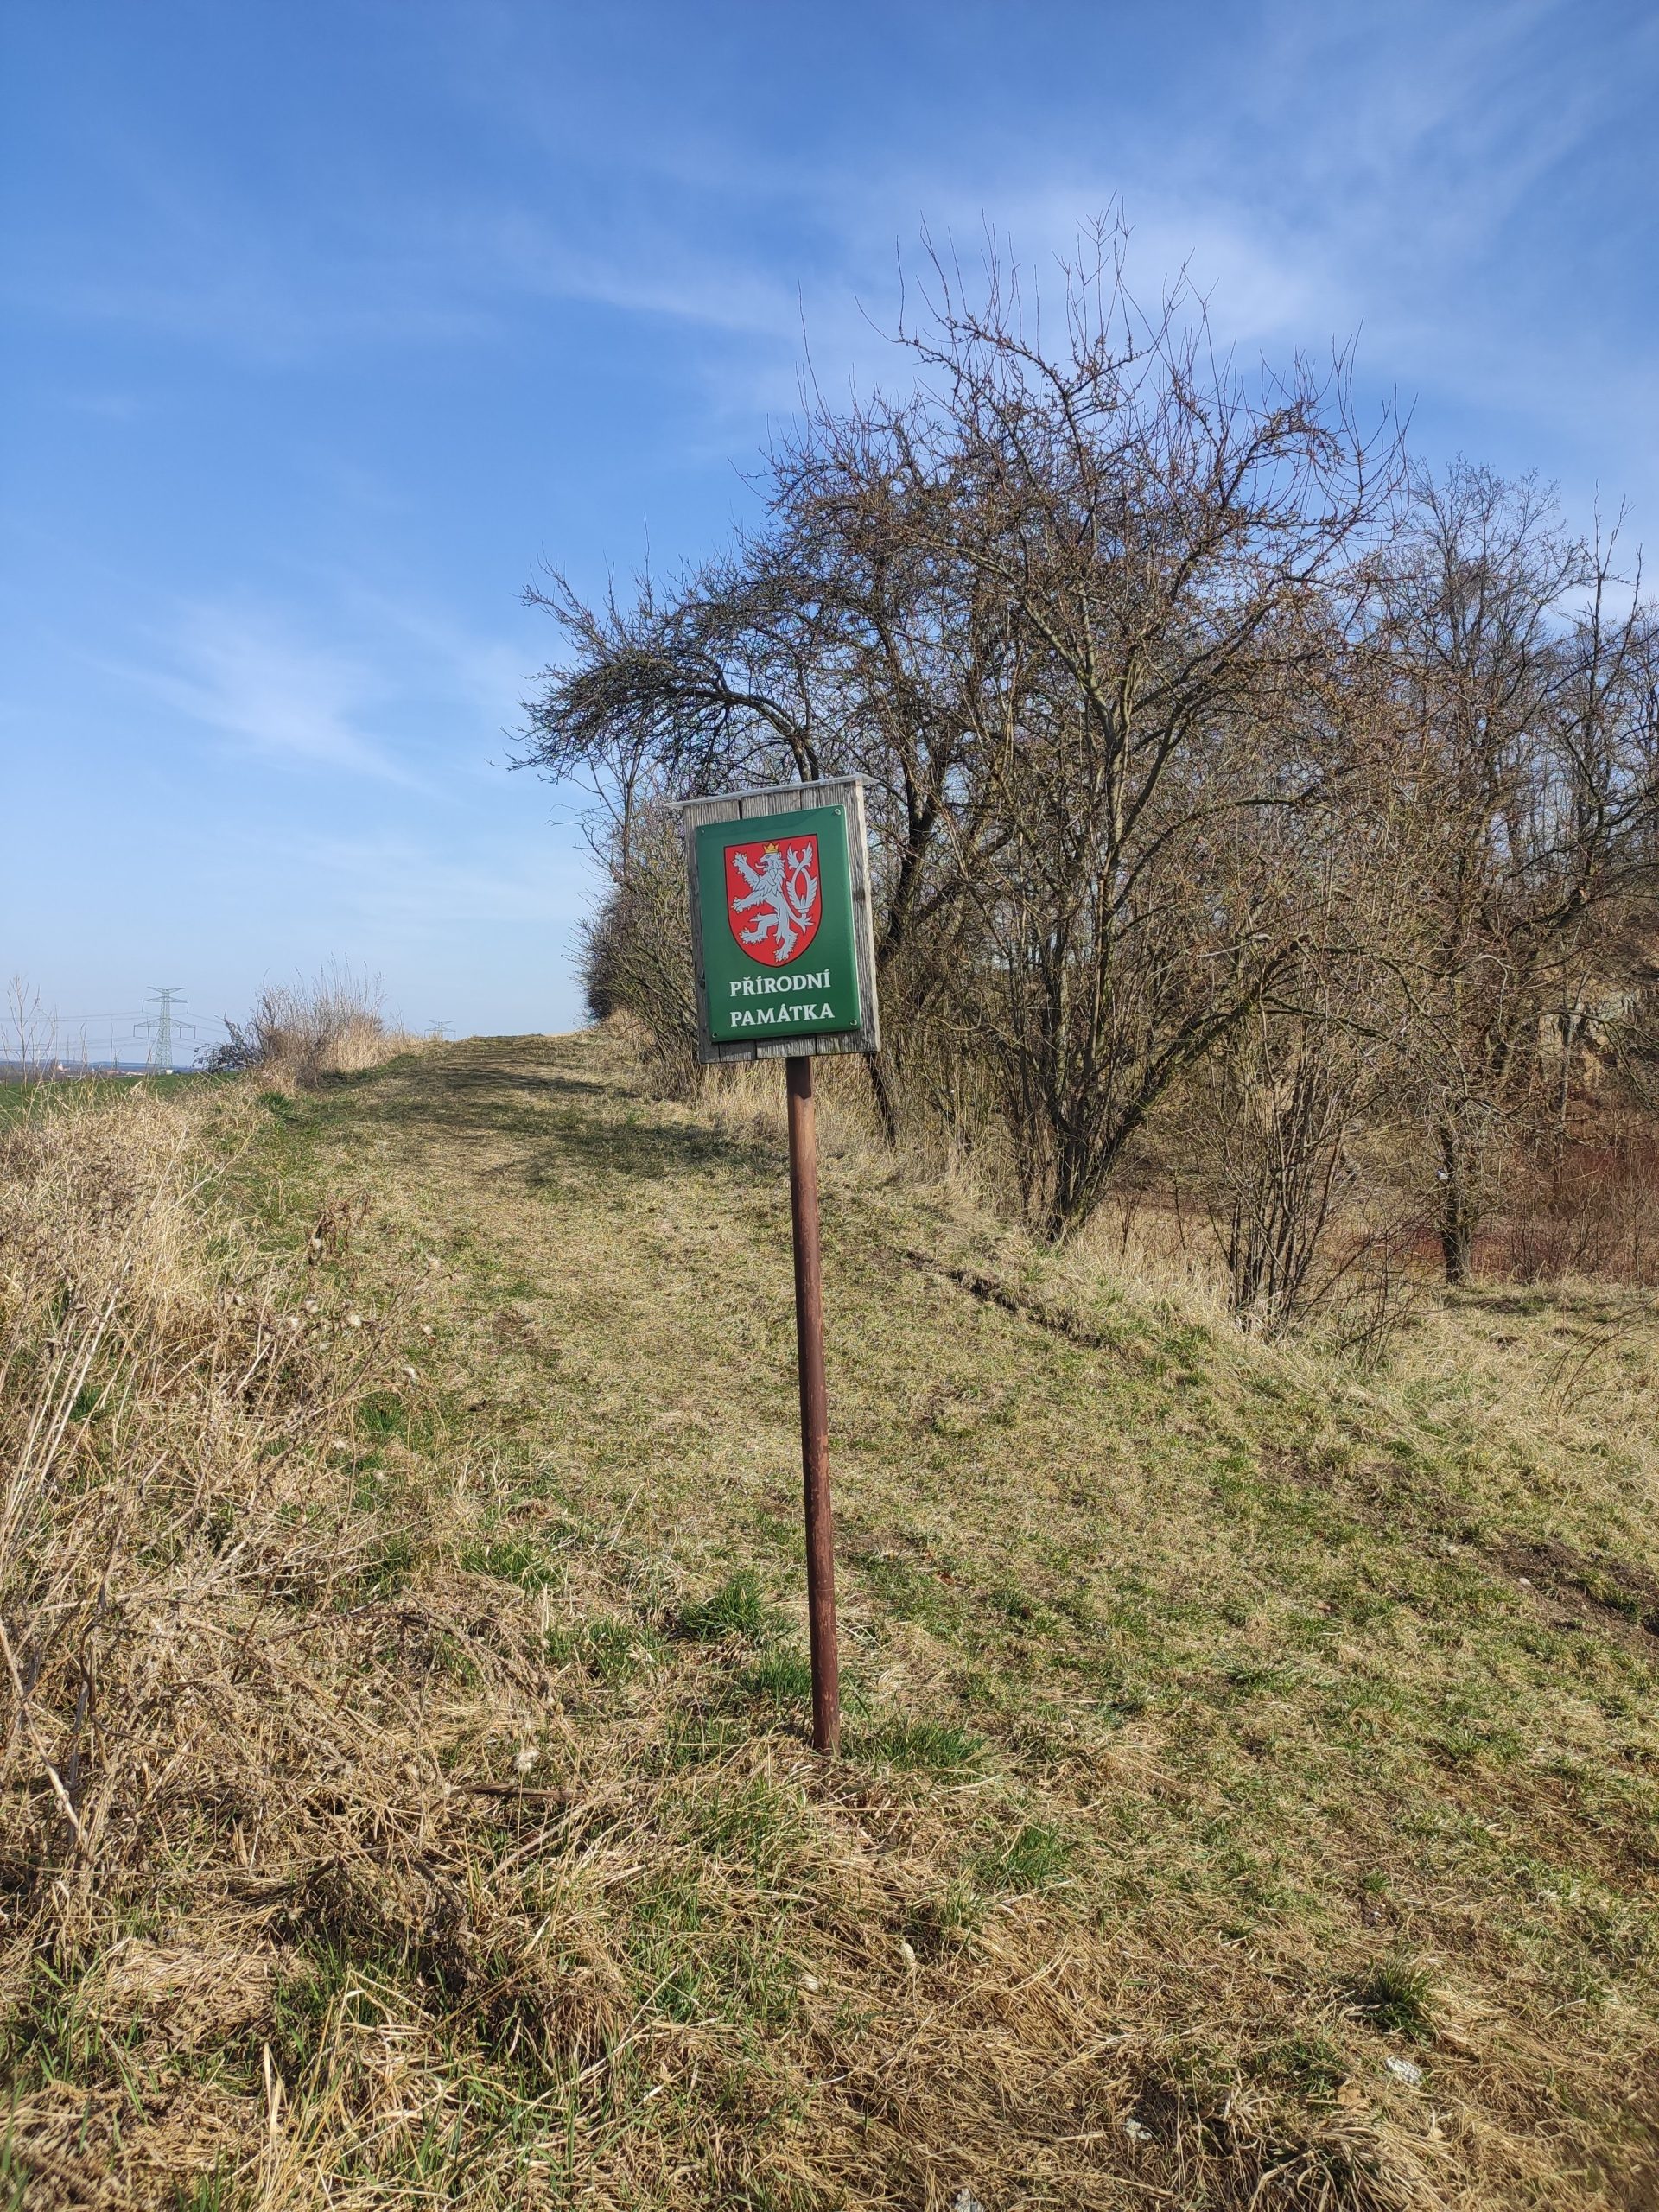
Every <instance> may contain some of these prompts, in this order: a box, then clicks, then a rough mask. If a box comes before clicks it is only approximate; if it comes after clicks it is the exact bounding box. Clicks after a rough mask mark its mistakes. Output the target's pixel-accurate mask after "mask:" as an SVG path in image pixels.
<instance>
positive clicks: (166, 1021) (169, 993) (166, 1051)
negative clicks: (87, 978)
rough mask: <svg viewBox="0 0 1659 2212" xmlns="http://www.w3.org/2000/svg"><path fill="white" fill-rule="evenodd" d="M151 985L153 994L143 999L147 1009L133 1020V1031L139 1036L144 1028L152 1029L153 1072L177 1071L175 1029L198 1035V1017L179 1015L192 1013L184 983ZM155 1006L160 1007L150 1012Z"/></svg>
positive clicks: (150, 1065)
mask: <svg viewBox="0 0 1659 2212" xmlns="http://www.w3.org/2000/svg"><path fill="white" fill-rule="evenodd" d="M149 988H150V990H151V992H152V994H153V995H152V996H151V997H149V998H147V999H143V1000H141V1001H140V1002H139V1003H140V1004H141V1006H142V1007H143V1008H144V1010H145V1011H144V1014H143V1018H142V1019H141V1020H137V1021H135V1022H134V1023H133V1025H132V1033H133V1035H134V1036H135V1037H136V1036H137V1034H138V1032H139V1031H140V1030H141V1029H143V1030H145V1031H147V1032H148V1033H149V1069H150V1072H151V1074H152V1075H171V1074H172V1072H173V1033H174V1031H175V1029H178V1030H181V1031H184V1032H187V1033H188V1034H189V1035H190V1036H192V1037H194V1035H195V1033H196V1025H195V1023H194V1021H181V1020H178V1019H177V1015H178V1014H179V1013H184V1014H188V1013H189V1011H190V1006H189V1001H188V1000H187V999H186V997H185V995H184V991H183V988H182V986H181V985H180V984H177V983H170V984H168V986H167V987H166V988H163V987H162V985H161V984H160V983H152V984H151V985H150V987H149ZM175 1000H176V1001H177V1002H178V1003H177V1007H176V1009H175V1003H174V1002H175ZM152 1006H153V1007H155V1008H156V1012H155V1013H154V1014H150V1013H149V1008H150V1007H152Z"/></svg>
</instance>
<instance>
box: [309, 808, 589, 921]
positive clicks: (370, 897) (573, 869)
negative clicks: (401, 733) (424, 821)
mask: <svg viewBox="0 0 1659 2212" xmlns="http://www.w3.org/2000/svg"><path fill="white" fill-rule="evenodd" d="M291 850H292V856H293V860H294V861H295V864H296V868H297V869H298V870H299V872H300V873H301V874H302V876H303V878H304V880H308V881H311V882H315V884H317V886H318V891H319V895H320V896H321V897H322V898H323V899H326V900H327V902H328V903H330V904H331V905H333V906H335V907H336V908H337V909H339V910H340V911H342V912H349V913H351V914H353V916H355V917H356V918H358V919H359V920H360V921H361V922H362V923H363V924H364V925H365V926H366V927H367V928H368V929H370V930H371V931H386V932H389V933H395V934H396V935H397V936H398V937H400V938H402V937H407V936H409V935H410V934H411V933H413V934H418V935H423V936H424V935H441V934H442V932H443V931H446V930H453V929H455V928H464V927H468V926H471V925H493V924H501V923H523V924H525V925H534V926H537V927H538V928H557V929H569V928H571V927H572V926H574V925H575V921H576V920H577V919H578V918H579V917H580V916H581V915H582V913H583V912H585V911H586V909H587V906H588V900H589V896H590V893H591V892H592V889H593V887H594V868H593V865H592V862H591V861H589V860H588V856H587V855H585V854H584V853H583V852H582V850H581V849H579V848H577V847H575V846H572V845H569V844H568V843H565V844H560V845H558V846H556V847H553V846H550V845H549V843H548V842H547V840H546V839H545V837H541V838H537V839H535V840H533V841H530V840H524V839H518V838H514V837H513V836H511V835H506V836H503V835H500V834H499V833H498V835H497V836H496V837H495V838H494V839H493V842H492V845H491V849H490V853H489V857H488V859H487V860H485V859H482V858H480V857H479V856H478V855H476V854H474V855H467V856H464V857H461V858H457V857H456V856H455V855H454V851H453V850H452V849H446V847H445V845H444V844H443V843H442V842H440V841H439V840H437V839H435V838H433V837H426V836H412V835H410V834H407V833H404V832H398V833H396V834H386V835H375V836H341V837H322V838H312V839H304V840H300V841H295V842H294V843H293V845H292V848H291ZM559 949H560V950H563V942H562V940H561V941H559Z"/></svg>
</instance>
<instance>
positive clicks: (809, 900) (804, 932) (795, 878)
mask: <svg viewBox="0 0 1659 2212" xmlns="http://www.w3.org/2000/svg"><path fill="white" fill-rule="evenodd" d="M726 918H727V920H728V922H730V924H731V925H732V935H733V936H734V938H736V939H737V941H738V943H739V944H741V946H742V948H743V950H744V951H745V952H747V955H748V956H749V958H750V959H751V960H758V961H759V962H760V965H761V966H762V967H763V968H783V967H786V966H787V965H788V963H789V962H791V960H794V959H796V958H797V957H798V956H799V955H800V954H801V953H803V952H804V951H805V950H806V948H807V947H808V945H809V944H811V942H812V940H813V938H815V937H816V936H817V933H818V923H819V921H820V920H821V919H822V918H823V900H822V899H820V898H819V896H818V841H817V838H816V837H788V838H785V839H784V840H782V841H781V842H780V841H779V839H777V838H775V837H774V838H771V839H769V840H766V841H764V842H761V843H760V844H755V845H728V846H727V848H726Z"/></svg>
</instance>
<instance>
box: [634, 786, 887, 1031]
mask: <svg viewBox="0 0 1659 2212" xmlns="http://www.w3.org/2000/svg"><path fill="white" fill-rule="evenodd" d="M821 806H824V807H828V806H836V807H841V808H842V809H844V810H845V813H846V817H847V857H848V861H849V865H850V868H851V872H852V884H853V957H854V960H855V963H856V966H857V969H858V1001H859V1014H860V1024H859V1027H857V1028H856V1029H840V1030H830V1031H826V1032H822V1033H818V1034H817V1035H811V1034H808V1035H805V1036H795V1037H787V1038H782V1037H780V1038H778V1039H770V1038H769V1039H766V1042H765V1043H764V1044H763V1043H761V1042H760V1040H759V1039H757V1040H756V1041H755V1042H754V1043H753V1044H751V1043H750V1042H748V1040H747V1039H738V1040H734V1041H733V1042H730V1043H727V1042H723V1041H717V1040H716V1039H714V1038H713V1037H711V1036H710V1034H709V976H708V969H707V964H706V963H705V960H704V957H703V946H702V899H701V897H700V896H699V886H698V882H697V862H696V832H697V831H698V830H699V829H702V828H704V827H705V826H706V825H707V824H708V823H713V822H743V823H749V822H753V823H757V824H760V823H764V822H765V820H766V817H767V816H768V815H777V814H804V813H808V812H810V810H813V809H814V808H817V807H821ZM677 811H678V815H679V824H680V836H681V840H682V842H683V844H684V847H685V866H686V880H687V883H688V886H689V887H690V904H691V961H692V967H693V969H694V971H695V976H696V1005H697V1058H698V1059H699V1060H700V1061H702V1063H703V1064H704V1065H705V1066H715V1065H719V1064H720V1063H721V1062H722V1061H728V1060H784V1059H809V1058H816V1057H817V1055H819V1054H822V1053H826V1052H880V1049H881V1017H880V1007H878V1005H877V1003H876V995H875V933H874V925H873V924H872V921H871V916H870V852H869V838H868V831H867V829H866V828H865V823H864V785H863V782H862V779H861V778H859V777H857V776H829V777H826V778H824V779H823V781H822V782H819V783H815V784H768V785H765V786H764V787H762V788H761V789H760V790H758V791H727V792H723V793H721V795H719V796H718V797H716V798H690V799H682V800H681V801H680V803H679V805H678V809H677Z"/></svg>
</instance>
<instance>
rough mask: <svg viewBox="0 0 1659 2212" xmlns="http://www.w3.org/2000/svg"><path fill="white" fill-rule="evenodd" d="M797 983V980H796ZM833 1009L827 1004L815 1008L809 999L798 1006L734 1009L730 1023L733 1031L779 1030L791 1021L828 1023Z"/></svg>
mask: <svg viewBox="0 0 1659 2212" xmlns="http://www.w3.org/2000/svg"><path fill="white" fill-rule="evenodd" d="M796 980H797V981H799V978H797V979H796ZM834 1018H835V1014H834V1009H833V1007H830V1006H829V1004H828V1003H826V1004H824V1005H823V1006H816V1005H814V1003H813V1002H812V1001H811V1000H810V999H804V1000H803V1001H801V1002H800V1004H799V1005H798V1006H756V1007H747V1006H740V1007H734V1008H733V1009H732V1014H731V1023H732V1027H733V1028H734V1029H781V1028H786V1027H788V1025H789V1024H790V1023H791V1022H792V1021H830V1020H834Z"/></svg>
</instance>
